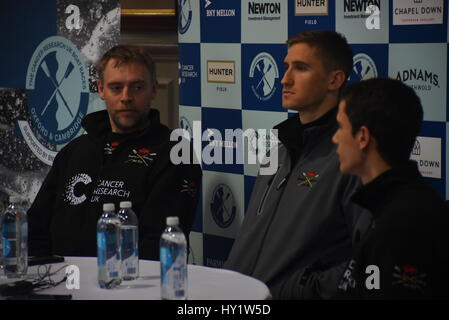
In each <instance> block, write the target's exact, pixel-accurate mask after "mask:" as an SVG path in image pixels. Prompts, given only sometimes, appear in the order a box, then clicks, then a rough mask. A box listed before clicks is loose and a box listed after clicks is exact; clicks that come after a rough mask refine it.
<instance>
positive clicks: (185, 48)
mask: <svg viewBox="0 0 449 320" xmlns="http://www.w3.org/2000/svg"><path fill="white" fill-rule="evenodd" d="M179 52H180V54H179V62H178V68H179V81H178V83H179V103H180V104H182V105H189V106H201V63H200V44H199V43H196V44H195V43H192V44H187V43H180V44H179Z"/></svg>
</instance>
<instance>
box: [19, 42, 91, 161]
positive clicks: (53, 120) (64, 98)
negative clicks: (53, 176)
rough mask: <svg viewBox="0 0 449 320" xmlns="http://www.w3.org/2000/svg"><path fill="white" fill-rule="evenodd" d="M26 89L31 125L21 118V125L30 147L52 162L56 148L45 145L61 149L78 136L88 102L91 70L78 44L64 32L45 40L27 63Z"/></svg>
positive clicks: (42, 159) (41, 158)
mask: <svg viewBox="0 0 449 320" xmlns="http://www.w3.org/2000/svg"><path fill="white" fill-rule="evenodd" d="M26 89H27V99H28V114H29V116H30V120H31V126H30V124H29V123H28V122H26V121H20V120H19V121H18V124H19V128H20V130H21V132H22V135H23V136H24V139H25V141H26V143H27V144H28V146H29V147H30V149H31V151H32V152H33V153H34V154H35V155H36V156H37V157H38V158H39V159H40V160H41V161H43V162H44V163H46V164H49V165H51V164H52V162H53V159H54V156H55V155H56V151H55V150H50V149H49V148H48V147H47V146H46V145H48V144H50V145H53V146H54V147H55V148H54V149H56V150H58V149H59V148H60V147H62V146H63V145H65V144H66V143H68V142H69V141H70V140H72V139H73V138H74V137H76V136H77V134H78V132H79V131H80V129H81V121H82V119H83V118H84V116H85V115H86V113H87V108H88V104H89V73H88V71H87V68H86V66H85V64H84V60H83V58H82V57H81V55H80V53H79V52H78V49H77V48H76V47H75V45H74V44H73V43H72V42H70V41H69V40H67V39H66V38H64V37H61V36H52V37H49V38H47V39H45V40H44V41H42V42H41V43H40V44H39V46H38V47H37V48H36V50H35V51H34V54H33V56H32V57H31V60H30V63H29V65H28V71H27V77H26ZM38 137H39V138H38ZM42 139H43V140H45V142H46V143H44V144H45V145H44V144H42V143H41V141H42ZM58 147H59V148H58Z"/></svg>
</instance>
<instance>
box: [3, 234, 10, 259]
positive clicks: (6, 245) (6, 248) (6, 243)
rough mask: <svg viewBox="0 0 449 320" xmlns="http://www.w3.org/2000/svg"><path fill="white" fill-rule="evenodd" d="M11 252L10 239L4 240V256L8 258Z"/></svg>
mask: <svg viewBox="0 0 449 320" xmlns="http://www.w3.org/2000/svg"><path fill="white" fill-rule="evenodd" d="M10 252H11V243H10V242H9V240H8V239H6V238H3V256H4V257H8V256H9V253H10Z"/></svg>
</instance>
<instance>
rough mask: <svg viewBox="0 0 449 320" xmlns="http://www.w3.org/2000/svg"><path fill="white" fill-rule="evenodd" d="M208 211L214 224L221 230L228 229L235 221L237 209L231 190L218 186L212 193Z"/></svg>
mask: <svg viewBox="0 0 449 320" xmlns="http://www.w3.org/2000/svg"><path fill="white" fill-rule="evenodd" d="M210 211H211V213H212V218H213V219H214V221H215V223H216V224H217V225H218V226H219V227H221V228H227V227H229V226H230V225H231V224H232V222H233V221H234V219H235V216H236V211H237V207H236V205H235V201H234V196H233V195H232V191H231V189H230V188H229V187H228V186H227V185H225V184H219V185H218V186H217V187H216V188H215V190H214V192H213V193H212V202H211V203H210Z"/></svg>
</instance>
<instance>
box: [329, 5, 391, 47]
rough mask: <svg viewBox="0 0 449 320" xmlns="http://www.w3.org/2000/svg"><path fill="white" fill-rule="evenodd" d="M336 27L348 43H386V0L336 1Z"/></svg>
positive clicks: (387, 6)
mask: <svg viewBox="0 0 449 320" xmlns="http://www.w3.org/2000/svg"><path fill="white" fill-rule="evenodd" d="M335 10H336V29H337V30H338V31H339V32H341V33H343V34H344V35H345V37H346V39H347V40H348V42H349V43H387V42H388V34H389V15H388V12H389V1H388V0H342V1H336V9H335Z"/></svg>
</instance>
